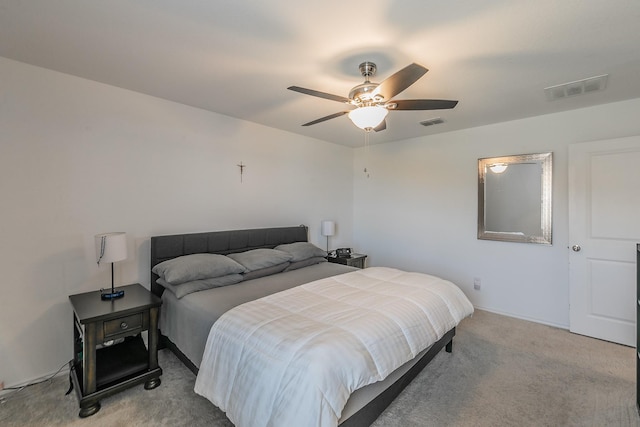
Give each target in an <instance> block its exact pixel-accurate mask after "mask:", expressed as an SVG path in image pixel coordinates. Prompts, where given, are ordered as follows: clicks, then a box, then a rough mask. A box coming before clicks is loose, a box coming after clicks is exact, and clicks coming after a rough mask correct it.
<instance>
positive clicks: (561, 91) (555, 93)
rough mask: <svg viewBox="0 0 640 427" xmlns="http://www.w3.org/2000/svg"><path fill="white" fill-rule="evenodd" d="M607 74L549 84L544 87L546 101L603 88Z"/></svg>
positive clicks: (605, 84) (605, 85)
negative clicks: (553, 84)
mask: <svg viewBox="0 0 640 427" xmlns="http://www.w3.org/2000/svg"><path fill="white" fill-rule="evenodd" d="M608 77H609V75H608V74H603V75H601V76H595V77H589V78H586V79H582V80H576V81H575V82H569V83H563V84H560V85H555V86H549V87H546V88H544V93H545V94H546V95H547V100H548V101H554V100H556V99H562V98H567V97H570V96H576V95H584V94H585V93H589V92H596V91H599V90H604V89H605V88H606V87H607V78H608Z"/></svg>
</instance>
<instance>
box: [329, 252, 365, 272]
mask: <svg viewBox="0 0 640 427" xmlns="http://www.w3.org/2000/svg"><path fill="white" fill-rule="evenodd" d="M366 258H367V256H366V255H365V254H355V253H351V255H350V256H344V257H339V256H328V257H327V261H329V262H333V263H336V264H344V265H349V266H351V267H357V268H364V267H365V259H366Z"/></svg>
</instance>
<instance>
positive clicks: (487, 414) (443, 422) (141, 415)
mask: <svg viewBox="0 0 640 427" xmlns="http://www.w3.org/2000/svg"><path fill="white" fill-rule="evenodd" d="M159 358H160V365H161V367H162V368H163V370H164V374H163V376H162V385H161V386H160V387H158V388H157V389H155V390H151V391H146V390H144V388H143V387H142V386H137V387H134V388H132V389H129V390H127V391H124V392H122V393H120V394H118V395H115V396H112V397H110V398H107V399H104V400H103V401H102V402H101V403H102V409H101V410H100V412H98V413H97V414H96V415H94V416H92V417H89V418H87V419H80V418H78V417H77V414H78V402H77V399H76V397H75V394H72V395H69V396H65V395H64V393H65V391H66V390H67V385H68V382H67V379H66V377H64V376H63V377H58V378H56V379H55V380H53V381H51V382H50V383H44V384H40V385H36V386H32V387H29V388H27V389H25V390H23V391H21V392H20V393H18V394H15V395H11V396H9V398H8V399H7V401H6V402H4V403H2V404H0V425H2V426H92V427H93V426H99V427H101V426H190V427H196V426H214V427H227V426H231V423H230V422H229V421H228V420H227V419H226V417H225V416H224V414H223V413H222V412H221V411H219V410H218V409H217V408H216V407H215V406H213V405H212V404H211V403H209V402H208V401H207V400H205V399H203V398H201V397H199V396H197V395H196V394H195V393H194V392H193V384H194V382H195V376H194V375H193V374H192V373H191V372H190V371H189V370H188V369H186V368H185V367H184V366H183V365H182V364H181V363H180V362H179V361H178V360H177V358H176V357H175V356H174V355H173V354H172V353H170V352H169V351H168V350H161V351H160V354H159ZM635 387H636V386H635V349H633V348H629V347H624V346H619V345H616V344H611V343H607V342H604V341H599V340H595V339H591V338H587V337H583V336H579V335H574V334H571V333H569V332H567V331H565V330H561V329H556V328H551V327H548V326H543V325H539V324H536V323H531V322H526V321H522V320H518V319H513V318H509V317H505V316H500V315H496V314H492V313H488V312H484V311H479V310H477V311H476V313H475V314H474V316H473V317H472V318H470V319H465V320H464V321H463V322H462V324H461V325H460V326H459V327H458V332H457V335H456V338H455V339H454V347H453V354H449V353H445V352H441V353H440V354H438V355H437V356H436V357H435V359H434V360H433V361H432V362H431V364H430V365H429V366H427V368H425V370H424V371H423V372H422V373H421V374H420V375H419V376H418V377H416V379H415V380H414V381H413V382H412V383H411V384H410V385H409V386H408V387H407V388H406V389H405V391H404V392H403V393H402V394H401V395H400V396H399V397H398V398H397V399H396V400H395V401H394V402H393V403H392V404H391V406H389V408H387V410H386V411H385V412H384V413H383V414H382V415H381V416H380V418H378V420H377V421H376V422H375V423H374V427H411V426H416V427H418V426H419V427H428V426H438V427H439V426H554V427H555V426H594V427H595V426H640V418H639V417H638V414H637V412H636V408H635V392H636V391H635ZM283 427H288V426H283ZM295 427H297V426H295Z"/></svg>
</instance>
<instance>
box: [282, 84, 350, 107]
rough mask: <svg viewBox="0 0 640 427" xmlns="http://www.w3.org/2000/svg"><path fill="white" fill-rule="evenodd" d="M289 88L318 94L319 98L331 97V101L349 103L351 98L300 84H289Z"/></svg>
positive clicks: (313, 94)
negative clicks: (300, 85) (307, 87)
mask: <svg viewBox="0 0 640 427" xmlns="http://www.w3.org/2000/svg"><path fill="white" fill-rule="evenodd" d="M287 89H289V90H292V91H294V92H300V93H304V94H305V95H311V96H317V97H319V98H324V99H329V100H331V101H338V102H344V103H345V104H349V103H350V102H351V100H350V99H349V98H345V97H344V96H339V95H332V94H330V93H325V92H319V91H317V90H313V89H306V88H304V87H299V86H289V87H288V88H287Z"/></svg>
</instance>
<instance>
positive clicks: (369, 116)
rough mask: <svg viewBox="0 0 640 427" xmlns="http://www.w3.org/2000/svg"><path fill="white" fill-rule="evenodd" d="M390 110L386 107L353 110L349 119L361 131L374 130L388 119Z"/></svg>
mask: <svg viewBox="0 0 640 427" xmlns="http://www.w3.org/2000/svg"><path fill="white" fill-rule="evenodd" d="M388 113H389V110H387V109H386V108H384V107H376V106H368V107H360V108H356V109H355V110H351V112H350V113H349V118H350V119H351V121H352V122H353V124H354V125H356V126H358V127H359V128H360V129H364V130H367V129H374V128H376V127H378V125H379V124H380V123H382V121H383V120H384V118H385V117H387V114H388Z"/></svg>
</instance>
